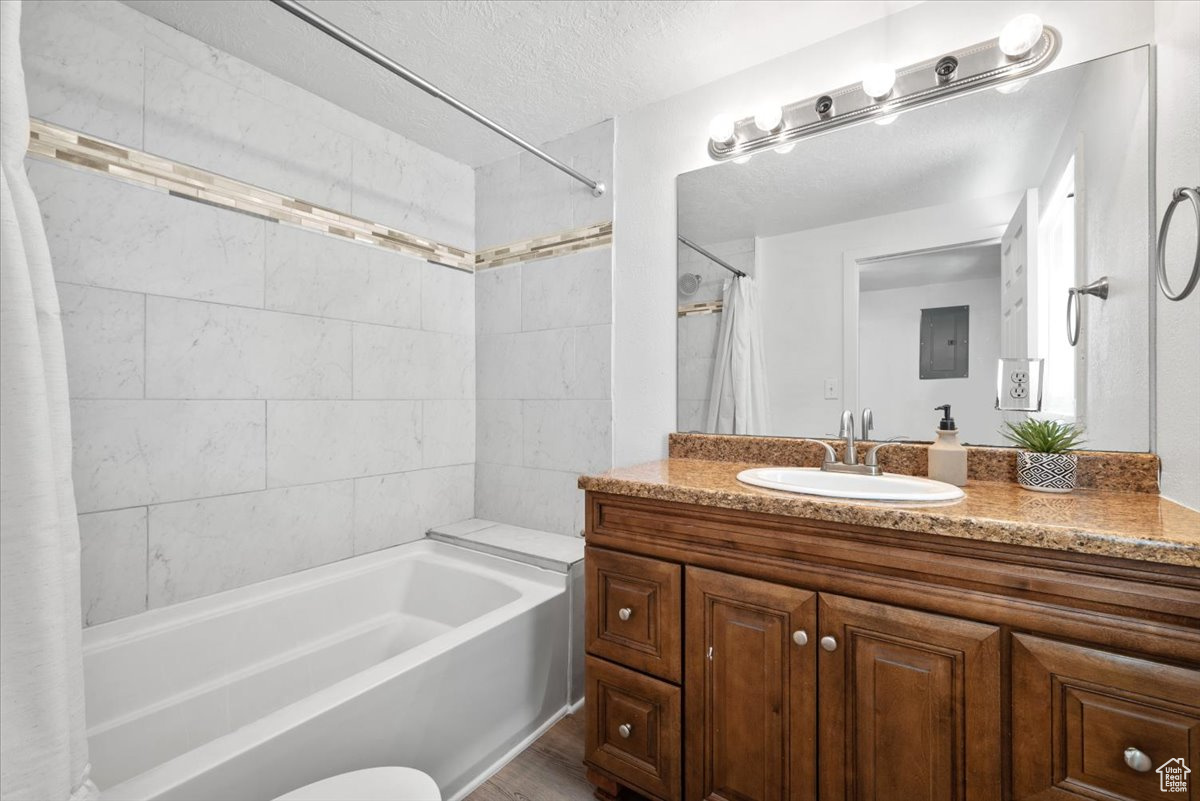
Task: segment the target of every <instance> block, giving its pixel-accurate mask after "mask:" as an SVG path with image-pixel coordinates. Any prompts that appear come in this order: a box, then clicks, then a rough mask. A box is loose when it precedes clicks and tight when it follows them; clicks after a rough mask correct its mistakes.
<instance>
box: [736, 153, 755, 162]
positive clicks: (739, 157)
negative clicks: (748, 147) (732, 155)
mask: <svg viewBox="0 0 1200 801" xmlns="http://www.w3.org/2000/svg"><path fill="white" fill-rule="evenodd" d="M750 156H751V154H750V153H747V154H746V155H744V156H738V157H737V158H736V159H734V160H733V163H734V164H745V163H746V162H747V161H749V160H750Z"/></svg>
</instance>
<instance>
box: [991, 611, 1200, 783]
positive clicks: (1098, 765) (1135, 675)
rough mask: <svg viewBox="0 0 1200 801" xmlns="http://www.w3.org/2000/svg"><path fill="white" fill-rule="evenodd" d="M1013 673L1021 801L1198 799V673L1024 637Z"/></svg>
mask: <svg viewBox="0 0 1200 801" xmlns="http://www.w3.org/2000/svg"><path fill="white" fill-rule="evenodd" d="M1012 670H1013V689H1012V698H1013V701H1012V703H1013V795H1014V798H1015V799H1017V801H1021V800H1022V799H1034V798H1036V799H1085V798H1086V799H1094V798H1105V799H1130V801H1150V800H1151V799H1163V798H1179V799H1191V801H1200V789H1198V785H1200V782H1198V781H1197V778H1198V776H1200V774H1198V773H1195V772H1193V773H1192V774H1191V775H1189V773H1188V772H1189V771H1197V768H1200V671H1198V670H1189V669H1186V668H1180V667H1175V666H1172V665H1163V664H1159V663H1156V662H1149V661H1146V660H1142V659H1134V658H1132V657H1126V656H1120V655H1117V654H1111V653H1108V652H1105V651H1099V650H1095V649H1092V648H1085V647H1082V646H1078V645H1068V644H1066V643H1060V642H1054V641H1052V640H1045V639H1042V638H1039V637H1032V636H1028V635H1022V634H1018V635H1014V636H1013V647H1012ZM1173 787H1180V788H1184V789H1173ZM1164 789H1166V790H1167V792H1166V794H1164Z"/></svg>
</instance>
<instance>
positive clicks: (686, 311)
mask: <svg viewBox="0 0 1200 801" xmlns="http://www.w3.org/2000/svg"><path fill="white" fill-rule="evenodd" d="M724 308H725V302H724V301H722V300H710V301H706V302H704V303H689V304H688V305H686V306H680V307H679V311H678V312H677V314H678V315H679V316H680V317H693V316H696V315H700V314H720V313H721V311H722V310H723V309H724Z"/></svg>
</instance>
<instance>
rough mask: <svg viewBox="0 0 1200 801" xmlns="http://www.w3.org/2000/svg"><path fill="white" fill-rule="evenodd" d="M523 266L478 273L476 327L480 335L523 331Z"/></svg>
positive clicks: (476, 278)
mask: <svg viewBox="0 0 1200 801" xmlns="http://www.w3.org/2000/svg"><path fill="white" fill-rule="evenodd" d="M523 269H524V267H523V265H521V264H514V265H512V266H510V267H497V268H495V269H491V270H484V271H483V272H480V273H476V274H475V327H476V331H478V332H479V333H480V334H507V333H515V332H517V331H520V330H521V271H522V270H523Z"/></svg>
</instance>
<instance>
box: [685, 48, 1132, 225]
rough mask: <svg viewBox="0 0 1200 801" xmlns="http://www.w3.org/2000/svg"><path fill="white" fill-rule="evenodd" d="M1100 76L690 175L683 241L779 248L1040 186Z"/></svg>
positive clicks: (1036, 85) (985, 99)
mask: <svg viewBox="0 0 1200 801" xmlns="http://www.w3.org/2000/svg"><path fill="white" fill-rule="evenodd" d="M1089 69H1090V67H1089V65H1086V64H1084V65H1080V66H1077V67H1070V68H1067V69H1062V70H1057V71H1055V72H1050V73H1045V74H1043V75H1038V76H1036V77H1034V78H1032V79H1031V80H1030V82H1029V83H1028V84H1027V85H1025V86H1024V88H1022V89H1021V90H1020V91H1019V92H1015V93H1013V94H1000V93H999V92H996V91H993V90H991V89H985V90H983V91H980V92H976V93H974V94H970V95H966V96H962V97H958V98H954V99H951V100H947V101H945V102H942V103H938V104H935V105H932V106H926V107H925V108H920V109H915V110H913V111H909V112H907V113H904V114H901V115H900V116H898V117H896V118H895V120H894V121H893V122H892V123H891V124H890V125H884V126H880V125H876V124H874V123H870V122H869V123H866V124H863V125H858V126H855V127H853V128H844V129H841V130H838V131H833V132H831V133H828V134H825V135H824V136H819V137H816V138H814V139H810V140H807V141H804V142H800V143H799V144H797V145H796V148H795V150H793V151H792V152H791V153H788V154H786V155H785V154H780V153H775V152H767V153H760V154H758V155H756V156H754V157H753V158H752V159H751V160H750V161H749V162H748V163H746V164H734V163H732V162H726V163H723V164H719V165H714V166H711V167H705V168H703V169H699V170H695V171H693V172H689V173H685V174H684V175H681V176H679V180H678V184H677V192H678V205H679V232H680V233H681V234H683V235H684V236H687V237H689V238H693V239H695V240H696V241H698V242H700V243H701V244H704V243H710V244H712V243H717V242H725V241H728V240H730V239H740V238H743V237H751V236H756V235H757V236H775V235H778V234H784V233H789V232H792V231H803V230H807V229H809V228H820V227H823V226H827V225H835V224H838V223H843V222H849V221H851V220H862V219H866V218H869V217H877V216H880V215H883V214H893V213H895V212H899V211H905V210H909V209H917V208H924V207H926V206H936V205H941V204H943V203H952V202H956V201H964V200H968V199H972V198H985V197H997V196H1000V195H1007V194H1009V193H1011V192H1015V191H1023V190H1024V189H1025V188H1027V187H1030V186H1038V185H1040V184H1041V182H1042V178H1043V176H1044V175H1045V172H1046V169H1047V167H1048V166H1049V163H1050V158H1051V156H1052V155H1053V150H1054V148H1055V146H1056V145H1057V144H1058V140H1059V136H1060V135H1061V133H1062V130H1063V128H1064V127H1065V126H1066V123H1067V118H1068V116H1069V115H1070V113H1071V109H1072V105H1073V103H1074V98H1075V95H1076V94H1077V93H1078V91H1079V87H1080V85H1081V82H1082V81H1083V80H1084V78H1085V77H1086V75H1087V72H1088V70H1089ZM1114 102H1119V101H1114Z"/></svg>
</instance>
